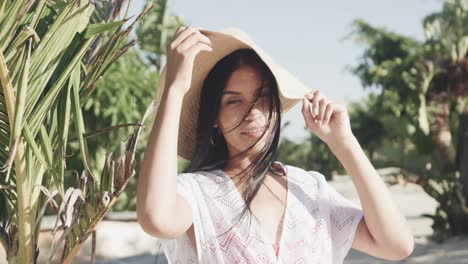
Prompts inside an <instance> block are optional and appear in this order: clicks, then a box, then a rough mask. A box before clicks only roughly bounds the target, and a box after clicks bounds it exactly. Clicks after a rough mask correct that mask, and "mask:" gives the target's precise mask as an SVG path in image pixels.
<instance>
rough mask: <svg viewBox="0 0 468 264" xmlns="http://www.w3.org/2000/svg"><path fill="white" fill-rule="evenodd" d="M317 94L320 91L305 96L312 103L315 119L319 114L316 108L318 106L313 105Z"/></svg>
mask: <svg viewBox="0 0 468 264" xmlns="http://www.w3.org/2000/svg"><path fill="white" fill-rule="evenodd" d="M317 93H318V90H314V91H312V92H310V93H307V94H305V95H304V96H305V97H306V98H307V99H308V100H309V101H310V102H311V106H310V110H311V112H312V115H313V116H314V118H316V116H317V114H318V109H316V108H315V107H316V106H315V105H314V103H313V102H314V98H315V96H316V94H317Z"/></svg>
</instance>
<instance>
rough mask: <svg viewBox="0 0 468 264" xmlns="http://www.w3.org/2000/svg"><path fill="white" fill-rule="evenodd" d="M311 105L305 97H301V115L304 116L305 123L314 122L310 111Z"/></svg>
mask: <svg viewBox="0 0 468 264" xmlns="http://www.w3.org/2000/svg"><path fill="white" fill-rule="evenodd" d="M311 105H312V104H311V103H310V102H309V100H308V99H307V98H302V116H303V117H304V121H305V123H306V125H309V124H312V123H313V122H314V119H313V117H312V113H311V112H310V106H311Z"/></svg>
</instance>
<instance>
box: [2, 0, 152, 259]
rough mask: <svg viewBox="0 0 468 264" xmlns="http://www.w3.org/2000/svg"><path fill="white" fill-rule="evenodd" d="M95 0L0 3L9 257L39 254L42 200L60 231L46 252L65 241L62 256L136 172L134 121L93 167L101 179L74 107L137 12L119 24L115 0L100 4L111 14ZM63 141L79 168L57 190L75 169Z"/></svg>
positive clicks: (120, 50) (118, 49)
mask: <svg viewBox="0 0 468 264" xmlns="http://www.w3.org/2000/svg"><path fill="white" fill-rule="evenodd" d="M94 2H96V1H93V2H90V1H87V0H79V1H78V0H70V1H63V0H57V1H45V0H39V1H9V0H2V1H0V85H1V86H0V91H1V93H0V144H1V148H0V159H1V163H2V164H4V166H3V167H2V170H1V172H0V174H1V177H0V191H1V195H0V204H1V205H2V208H1V210H0V211H2V212H7V213H6V214H4V213H2V214H1V216H2V218H1V219H0V242H1V244H2V245H3V246H4V247H5V250H6V252H7V260H8V262H9V263H35V262H36V261H37V254H38V253H39V250H38V248H37V245H38V244H37V241H38V235H39V231H40V226H41V220H42V216H43V215H44V212H45V209H46V208H47V206H48V205H49V204H50V205H51V206H52V207H53V208H54V209H55V210H54V213H57V222H56V228H54V235H55V233H56V231H58V230H59V229H61V230H63V234H62V235H61V237H60V238H59V240H58V241H56V243H55V246H54V248H53V249H52V251H55V250H56V249H57V248H58V247H57V246H58V245H62V243H64V245H63V254H62V259H61V262H62V263H70V262H71V259H73V257H74V255H75V254H76V253H77V249H78V248H79V245H80V244H81V243H83V242H84V241H85V240H86V238H87V237H88V236H89V234H91V232H92V230H93V228H94V227H95V225H96V224H97V223H98V222H99V221H100V220H101V219H102V217H103V215H104V213H105V212H106V211H107V210H109V208H110V207H111V206H112V205H113V203H114V202H115V200H116V198H117V197H118V196H119V195H120V193H121V192H122V190H123V189H124V188H125V186H126V185H127V182H128V181H129V180H130V179H131V177H132V176H133V173H134V167H135V160H134V158H133V154H134V152H135V145H136V142H137V140H138V137H139V133H140V130H141V126H140V125H138V126H137V128H136V129H135V130H133V133H132V135H130V137H129V140H128V143H127V147H126V148H125V153H124V156H123V157H120V159H119V160H118V161H117V162H114V161H113V160H112V157H111V156H110V155H109V156H108V157H107V159H106V162H105V164H106V166H105V167H104V169H103V170H100V171H103V174H102V175H103V176H102V177H101V179H103V182H105V183H106V184H100V179H99V178H98V177H96V175H95V174H96V172H93V171H92V170H91V166H93V165H95V164H93V161H92V160H91V159H90V155H89V150H88V142H87V136H88V133H87V132H86V129H87V127H86V126H87V124H85V123H84V120H83V110H82V106H83V104H85V103H86V101H87V99H89V98H90V95H91V94H93V91H94V90H95V88H96V83H97V81H98V80H99V79H100V78H101V77H102V76H103V75H104V74H105V73H106V71H107V70H108V69H109V67H110V66H111V65H112V64H113V63H114V62H115V61H116V60H118V58H119V57H120V56H122V55H123V54H125V52H126V51H127V50H128V48H130V47H131V46H132V45H134V44H135V42H134V41H133V42H132V41H130V42H128V37H129V34H130V32H131V30H132V28H133V27H134V25H135V24H136V22H137V21H138V20H139V19H140V18H141V17H138V18H137V19H135V20H134V21H133V23H132V24H131V25H130V26H129V27H128V28H123V27H122V25H123V22H124V20H120V19H119V18H118V17H117V16H118V15H119V12H118V10H120V8H121V5H122V4H123V3H122V1H112V2H111V1H106V5H105V8H106V10H115V11H116V12H105V13H99V14H97V13H95V12H94V11H95V10H96V5H95V4H94ZM97 7H98V9H99V5H98V6H97ZM146 11H147V10H145V12H146ZM106 34H109V35H111V37H109V38H105V37H104V36H105V35H106ZM150 109H152V108H150ZM146 116H147V115H145V116H142V118H141V119H140V120H137V121H138V123H140V122H143V120H144V119H145V117H146ZM71 135H73V136H74V138H71ZM71 141H75V144H76V145H75V150H76V152H77V153H79V155H80V158H79V161H80V166H79V167H81V168H84V170H83V173H82V174H81V176H80V177H78V179H77V180H78V181H77V182H76V184H75V185H73V187H71V188H68V189H67V190H66V191H65V186H64V177H65V175H66V174H67V173H74V174H75V175H78V172H77V171H76V170H73V168H71V169H70V167H68V166H67V158H68V153H67V148H69V147H70V145H72V144H70V142H71ZM101 164H104V162H103V163H101ZM75 168H78V166H77V167H75ZM56 195H58V196H59V197H58V198H56V197H55V196H56ZM65 208H66V210H65ZM59 222H60V223H61V224H60V226H59Z"/></svg>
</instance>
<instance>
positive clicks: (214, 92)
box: [183, 49, 281, 215]
mask: <svg viewBox="0 0 468 264" xmlns="http://www.w3.org/2000/svg"><path fill="white" fill-rule="evenodd" d="M243 66H252V67H254V68H256V69H257V70H259V72H260V74H261V80H262V82H261V87H258V88H260V89H258V92H257V94H256V96H255V99H254V102H253V103H252V105H251V106H250V107H249V109H248V110H247V112H246V113H244V115H243V117H242V119H241V121H240V122H239V124H237V125H236V126H235V127H234V128H233V129H232V130H234V129H236V128H237V127H238V126H239V125H241V124H242V123H243V122H244V121H245V118H246V116H247V115H248V113H250V111H251V110H252V107H253V106H254V104H255V103H256V102H257V100H258V98H259V95H260V93H261V90H262V89H261V88H262V87H263V86H264V84H265V83H268V84H269V87H270V93H269V96H270V102H271V103H270V106H269V114H268V125H267V129H266V130H265V131H264V132H263V134H262V136H261V138H260V139H259V140H257V141H256V142H255V144H253V145H252V146H249V148H247V149H246V150H244V151H242V152H240V153H238V154H236V155H235V156H234V157H232V159H235V158H236V157H237V156H238V155H243V154H245V153H246V152H247V151H249V150H250V149H251V148H253V147H254V146H255V145H256V144H257V143H258V142H259V141H260V140H261V139H262V138H263V137H264V136H266V135H267V131H269V129H270V126H272V125H273V126H274V128H273V130H272V133H271V134H270V136H269V138H267V140H266V143H265V145H264V146H263V148H262V149H261V151H259V154H258V155H257V156H256V157H255V159H254V161H253V162H252V163H251V164H249V165H248V166H247V167H246V168H245V169H244V170H242V171H241V172H240V173H239V174H236V175H241V176H240V182H241V183H242V185H243V186H244V188H242V193H243V196H244V197H243V198H244V200H245V204H246V208H245V210H244V211H243V213H242V215H244V214H245V212H246V211H247V210H248V211H249V213H251V210H250V205H251V203H252V200H253V198H254V197H255V195H256V194H257V192H258V190H259V188H260V186H261V184H262V183H263V180H264V178H265V176H266V173H267V172H268V171H270V172H271V173H275V171H274V170H272V169H271V165H272V163H273V162H274V161H275V159H276V157H277V154H276V151H277V148H278V143H279V138H280V126H281V103H280V99H279V94H278V86H277V83H276V80H275V78H274V75H273V73H272V72H271V70H270V69H269V68H268V66H267V65H266V64H265V63H264V62H263V60H262V59H261V58H260V57H259V56H258V54H257V53H256V52H255V51H254V50H252V49H239V50H236V51H234V52H232V53H230V54H229V55H227V56H225V57H224V58H222V59H221V60H219V61H218V62H217V64H216V65H215V66H214V67H213V69H212V70H211V71H210V72H209V73H208V75H207V77H206V78H205V80H204V83H203V87H202V90H201V93H200V108H199V113H198V117H199V118H198V125H197V130H196V138H197V140H196V146H195V155H194V156H193V157H194V158H193V159H192V160H191V161H190V164H189V165H188V167H187V168H186V169H185V170H184V171H183V172H184V173H186V172H195V171H205V170H214V169H221V170H223V169H224V168H225V166H226V165H227V164H228V161H229V156H228V150H227V146H226V141H225V139H224V136H223V135H221V134H220V133H219V131H220V130H218V129H219V128H214V127H213V125H214V124H215V122H216V120H217V117H218V113H219V110H220V102H221V97H222V94H223V91H224V89H225V88H226V84H227V81H228V80H229V78H230V76H231V74H232V73H233V72H234V71H236V70H237V69H239V68H241V67H243ZM273 112H275V113H276V115H275V120H272V116H273V115H272V114H273ZM232 130H230V131H232ZM230 131H227V132H225V134H226V133H228V132H230ZM211 140H213V142H215V144H214V145H213V144H212V143H211ZM245 172H247V173H245Z"/></svg>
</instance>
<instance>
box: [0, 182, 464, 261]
mask: <svg viewBox="0 0 468 264" xmlns="http://www.w3.org/2000/svg"><path fill="white" fill-rule="evenodd" d="M330 183H331V185H332V186H333V187H335V188H336V189H337V191H338V192H339V193H341V194H342V195H344V196H345V197H346V198H348V199H350V200H352V201H354V202H355V203H357V204H359V198H358V195H357V192H356V189H355V188H354V185H353V183H352V181H351V178H349V177H347V176H341V177H335V179H334V181H332V182H330ZM388 188H389V190H390V192H391V194H392V198H393V199H394V200H395V202H396V203H397V205H398V206H399V208H400V209H401V210H402V212H403V213H404V215H405V216H406V218H407V220H408V222H409V224H410V226H411V228H412V231H413V234H414V236H415V241H416V245H415V250H414V252H413V254H412V255H411V256H410V257H409V258H407V259H405V260H403V261H398V262H395V261H384V260H381V259H378V258H374V257H371V256H368V255H366V254H364V253H362V252H359V251H356V250H353V249H351V250H350V252H349V254H348V256H347V257H346V259H345V263H350V264H351V263H352V264H357V263H364V264H365V263H437V264H458V263H460V264H461V263H465V264H466V263H468V237H461V238H452V239H450V240H448V241H446V242H444V243H443V244H437V243H434V242H431V241H429V240H428V239H427V237H428V236H429V235H431V233H432V230H431V224H432V220H430V219H428V218H424V217H422V216H421V214H423V213H433V212H434V211H435V208H436V206H437V202H436V201H435V200H433V199H432V198H431V197H429V196H428V195H427V194H426V193H425V192H424V191H423V190H422V189H421V188H420V187H419V186H417V185H415V184H411V183H408V184H407V185H406V186H403V185H393V186H389V187H388ZM59 235H60V234H59ZM56 239H57V237H56ZM39 244H40V245H39V247H40V249H41V252H40V255H39V256H40V257H39V263H47V260H48V257H49V254H50V250H49V248H50V245H51V234H50V232H42V233H41V238H40V243H39ZM58 251H59V252H60V251H61V250H60V249H59V250H58ZM96 251H97V261H96V262H95V263H99V264H111V263H114V264H118V263H141V264H150V263H151V264H154V263H166V261H165V258H164V256H163V255H162V250H161V249H159V248H158V241H157V239H155V238H153V237H151V236H149V235H147V234H146V233H144V232H143V231H142V230H141V228H140V226H139V225H138V224H137V223H136V222H132V221H130V222H116V221H103V222H101V223H100V224H99V225H98V227H97V249H96ZM158 251H159V254H158ZM90 252H91V243H90V239H88V241H87V242H86V243H85V244H84V245H83V247H82V248H81V250H80V252H79V255H78V256H77V258H76V259H75V260H74V261H73V263H76V264H82V263H89V255H90ZM157 255H158V257H157V258H156V256H157ZM57 257H58V254H56V255H54V258H53V261H52V263H58V258H57ZM4 262H5V257H4V252H2V250H0V263H4Z"/></svg>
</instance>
